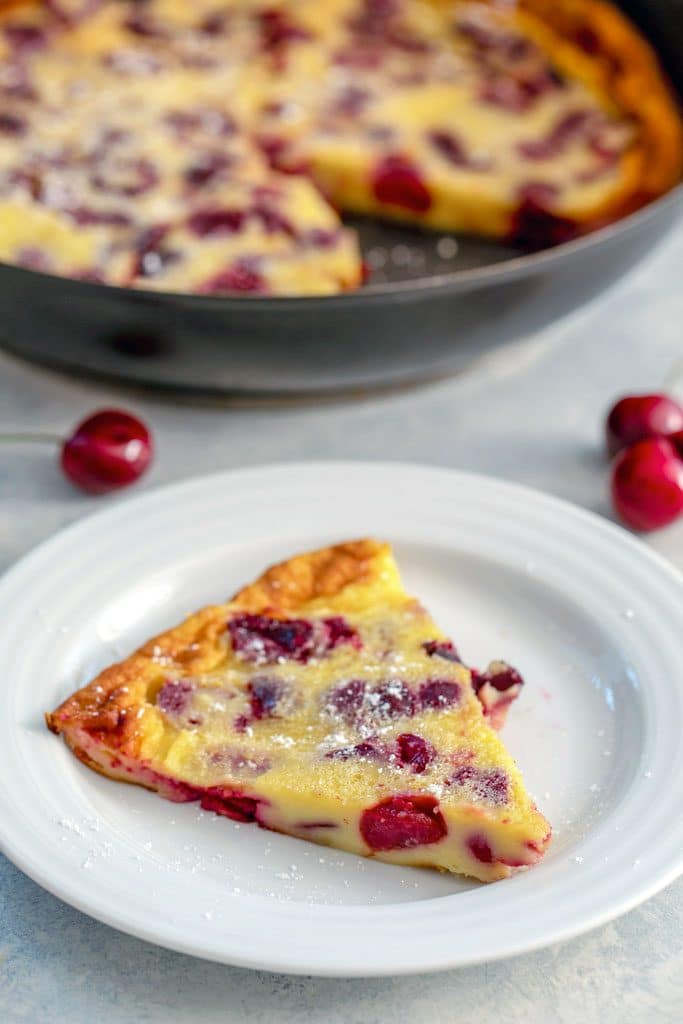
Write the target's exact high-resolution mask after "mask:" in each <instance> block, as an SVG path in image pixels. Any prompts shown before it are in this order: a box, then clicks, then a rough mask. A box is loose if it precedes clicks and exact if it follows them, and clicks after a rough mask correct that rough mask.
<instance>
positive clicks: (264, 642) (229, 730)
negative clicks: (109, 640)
mask: <svg viewBox="0 0 683 1024" xmlns="http://www.w3.org/2000/svg"><path fill="white" fill-rule="evenodd" d="M520 685H521V679H520V677H519V675H518V674H517V673H516V672H514V670H513V669H511V668H510V667H509V666H506V665H504V664H503V663H494V664H493V665H492V666H490V667H489V669H488V670H487V671H486V672H484V673H473V672H471V671H470V670H469V669H468V668H467V667H466V666H465V665H464V664H463V663H462V661H461V660H460V657H459V655H458V653H457V651H456V649H455V648H454V646H453V645H452V643H451V642H450V641H449V640H448V639H447V638H445V637H444V636H443V634H442V633H441V631H440V630H439V628H438V627H437V626H436V625H435V623H434V622H433V620H432V619H431V618H430V616H429V615H428V613H427V612H426V611H425V610H424V608H423V607H422V606H421V605H420V604H419V603H418V602H417V601H416V600H415V599H414V598H412V597H409V596H408V595H407V594H406V592H405V590H404V589H403V586H402V583H401V580H400V576H399V573H398V569H397V567H396V563H395V561H394V558H393V555H392V551H391V548H390V547H389V545H388V544H383V543H379V542H376V541H372V540H361V541H355V542H350V543H345V544H339V545H337V546H335V547H330V548H324V549H322V550H318V551H313V552H310V553H308V554H304V555H299V556H297V557H294V558H291V559H290V560H289V561H286V562H284V563H282V564H280V565H277V566H275V567H273V568H271V569H269V570H268V571H267V572H265V573H264V574H263V575H262V576H261V577H260V578H259V579H258V580H257V581H256V582H255V583H253V584H251V585H249V586H247V587H245V588H244V589H243V590H241V591H240V592H239V593H238V594H237V595H236V596H235V597H234V598H233V599H232V600H231V601H230V602H229V603H227V604H223V605H216V606H211V607H208V608H204V609H203V610H202V611H200V612H198V613H197V614H195V615H192V616H191V617H190V618H189V619H187V620H186V621H185V622H184V623H182V624H181V625H179V626H178V627H176V628H175V629H172V630H170V631H169V632H167V633H164V634H162V635H161V636H158V637H156V638H155V639H154V640H151V641H150V642H149V643H147V644H146V645H145V646H144V647H142V648H141V649H140V650H139V651H137V652H136V653H135V654H133V655H132V656H131V657H130V658H128V659H127V660H126V661H124V662H122V663H121V664H118V665H114V666H112V667H111V668H108V669H106V670H105V671H104V672H102V673H101V674H100V675H99V676H98V677H97V678H96V679H95V680H94V681H93V682H91V683H90V684H89V685H88V686H86V687H85V688H84V689H81V690H79V691H77V692H76V693H74V694H73V695H72V696H71V697H69V698H68V699H67V700H66V701H65V702H64V703H63V704H62V705H61V706H60V707H59V708H57V710H56V711H54V712H53V713H51V714H48V715H47V723H48V725H49V727H50V729H52V731H53V732H56V733H61V734H63V736H64V738H65V739H66V742H67V743H68V745H69V746H70V747H71V749H72V750H73V752H74V753H75V754H76V756H77V757H78V758H80V760H81V761H83V762H84V763H85V764H86V765H88V766H89V767H91V768H94V769H95V770H97V771H99V772H102V773H103V774H105V775H108V776H110V777H111V778H114V779H119V780H123V781H126V782H134V783H137V784H139V785H141V786H146V787H148V788H149V789H153V790H156V791H157V792H158V793H159V794H160V795H162V796H164V797H166V798H168V799H169V800H174V801H179V802H184V801H199V802H200V804H201V807H202V808H204V809H205V810H208V811H215V812H216V813H217V814H221V815H225V816H226V817H228V818H232V819H234V820H237V821H244V822H257V823H258V824H259V825H260V826H262V827H263V828H268V829H273V830H275V831H277V832H284V833H287V834H288V835H292V836H296V837H298V838H302V839H308V840H312V841H313V842H316V843H321V844H324V845H327V846H332V847H336V848H338V849H341V850H348V851H350V852H352V853H356V854H361V855H363V856H371V857H376V858H378V859H380V860H383V861H388V862H390V863H394V864H403V865H419V866H422V867H433V868H438V869H441V870H444V871H451V872H455V873H459V874H464V875H469V876H472V877H474V878H477V879H480V880H481V881H493V880H495V879H500V878H504V877H506V876H507V875H510V874H511V873H512V872H513V871H515V870H516V869H518V868H523V867H527V866H529V865H532V864H535V863H536V862H537V861H538V860H540V858H541V857H542V856H543V854H544V852H545V850H546V848H547V846H548V843H549V841H550V835H551V832H550V826H549V825H548V822H547V821H546V820H545V818H544V817H543V815H542V814H541V813H540V812H539V811H538V810H537V808H536V807H535V805H534V803H533V800H532V799H531V798H530V796H529V795H528V794H527V792H526V791H525V789H524V785H523V782H522V778H521V775H520V773H519V770H518V768H517V767H516V765H515V763H514V761H513V760H512V758H511V757H510V755H509V754H508V753H507V751H506V750H505V748H504V746H503V744H502V742H501V740H500V738H499V736H498V735H497V733H496V732H495V731H494V729H493V728H492V727H491V725H490V724H489V719H487V715H486V714H485V713H484V712H485V706H483V705H482V702H480V700H478V699H477V693H476V691H477V690H479V691H480V692H481V691H482V690H483V689H486V688H489V689H490V690H491V691H492V692H494V693H498V694H502V695H504V696H505V695H506V694H507V697H508V700H507V703H508V704H509V700H510V699H512V696H513V694H511V692H510V691H514V688H515V687H517V688H518V687H519V686H520ZM497 686H498V688H497ZM484 704H485V702H484ZM494 704H495V701H494ZM498 721H500V719H498Z"/></svg>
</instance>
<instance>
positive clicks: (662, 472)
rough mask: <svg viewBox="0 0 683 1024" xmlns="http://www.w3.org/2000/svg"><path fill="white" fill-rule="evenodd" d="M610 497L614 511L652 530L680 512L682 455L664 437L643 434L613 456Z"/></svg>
mask: <svg viewBox="0 0 683 1024" xmlns="http://www.w3.org/2000/svg"><path fill="white" fill-rule="evenodd" d="M611 492H612V501H613V503H614V508H615V510H616V513H617V515H618V516H619V518H620V519H621V520H623V522H624V523H626V524H627V525H628V526H631V527H633V528H634V529H636V530H656V529H657V528H658V527H660V526H667V525H668V524H669V523H672V522H673V521H674V520H675V519H676V518H677V517H678V516H679V515H681V513H683V457H681V450H680V448H677V447H676V445H675V444H674V443H672V442H671V441H669V440H667V439H665V438H646V439H645V440H644V441H638V443H637V444H634V445H633V446H632V447H630V448H626V449H625V450H624V451H622V452H620V453H619V455H617V457H616V459H615V460H614V464H613V467H612V480H611Z"/></svg>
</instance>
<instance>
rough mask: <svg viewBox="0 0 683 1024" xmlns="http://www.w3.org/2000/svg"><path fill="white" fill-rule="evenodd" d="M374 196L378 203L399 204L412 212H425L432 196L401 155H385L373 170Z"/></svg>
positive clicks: (416, 172)
mask: <svg viewBox="0 0 683 1024" xmlns="http://www.w3.org/2000/svg"><path fill="white" fill-rule="evenodd" d="M372 188H373V192H374V194H375V198H376V199H378V200H379V201H380V203H389V204H390V205H392V206H401V207H403V209H404V210H411V211H412V212H414V213H426V212H427V210H428V209H429V208H430V206H431V205H432V197H431V195H430V192H429V189H428V188H427V186H426V185H425V183H424V181H423V180H422V177H421V175H420V173H419V171H418V170H417V169H416V168H415V167H414V166H413V165H412V164H411V163H410V161H408V160H407V159H406V158H405V157H402V156H387V157H385V158H384V160H382V162H381V163H380V164H379V166H378V167H377V169H376V170H375V174H374V178H373V183H372Z"/></svg>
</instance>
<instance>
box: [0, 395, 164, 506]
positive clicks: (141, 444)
mask: <svg viewBox="0 0 683 1024" xmlns="http://www.w3.org/2000/svg"><path fill="white" fill-rule="evenodd" d="M0 441H1V442H3V443H15V444H25V443H28V444H31V443H37V444H58V445H59V446H60V465H61V467H62V470H63V471H64V473H65V474H66V476H67V477H68V478H69V480H71V482H72V483H73V484H75V485H76V487H80V489H81V490H83V491H87V492H88V493H89V494H107V493H108V492H109V491H115V490H118V489H119V488H120V487H127V486H128V485H129V484H132V483H134V482H135V481H136V480H137V479H138V478H139V477H141V476H142V474H143V473H144V472H145V470H146V469H147V467H148V466H149V464H150V462H151V461H152V455H153V452H154V446H153V442H152V436H151V434H150V432H149V430H148V429H147V427H146V426H145V424H144V423H143V422H142V421H141V420H139V419H138V418H137V417H136V416H132V415H131V414H130V413H128V412H123V411H122V410H121V409H100V410H99V411H98V412H95V413H93V414H92V415H90V416H88V417H87V418H86V419H84V420H82V421H81V422H80V423H79V424H78V426H77V427H76V429H75V430H74V431H73V433H71V434H70V435H69V436H68V437H67V438H61V437H58V436H55V435H53V434H39V433H16V434H3V435H2V436H0Z"/></svg>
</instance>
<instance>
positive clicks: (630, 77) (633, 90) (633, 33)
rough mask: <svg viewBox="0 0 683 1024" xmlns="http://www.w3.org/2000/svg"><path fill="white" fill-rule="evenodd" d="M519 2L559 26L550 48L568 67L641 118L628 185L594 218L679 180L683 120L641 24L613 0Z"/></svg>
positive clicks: (619, 211) (610, 215)
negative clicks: (629, 17) (615, 4)
mask: <svg viewBox="0 0 683 1024" xmlns="http://www.w3.org/2000/svg"><path fill="white" fill-rule="evenodd" d="M479 2H482V3H486V4H492V3H495V0H479ZM517 9H518V10H519V11H520V12H521V13H522V15H524V14H527V15H531V16H532V17H535V18H538V19H539V21H540V22H541V23H542V24H543V25H544V26H545V27H547V28H550V29H552V30H553V32H554V33H555V40H554V41H553V40H552V38H551V39H549V42H550V47H549V49H550V56H551V57H552V58H554V59H556V60H557V62H558V65H559V66H560V67H561V68H562V69H563V70H565V71H567V72H568V73H569V74H572V75H574V76H575V77H577V78H580V79H582V80H584V81H585V82H586V84H588V85H589V86H590V87H592V88H593V89H594V90H596V91H597V92H599V93H600V94H601V95H602V96H604V97H605V98H606V99H607V100H609V101H610V102H611V103H612V104H613V105H614V106H616V107H617V108H618V109H619V110H620V111H621V112H622V113H623V114H626V115H628V116H629V117H630V118H632V119H633V120H634V121H635V122H636V123H637V125H638V129H639V130H638V135H637V138H636V141H635V143H634V145H633V147H632V148H631V151H630V152H629V154H628V156H627V164H626V172H627V173H626V175H625V178H624V182H623V186H622V188H621V189H620V190H619V192H618V193H617V194H616V195H614V196H613V197H612V198H611V199H610V200H609V202H608V203H607V204H603V205H602V206H601V207H600V208H596V209H594V210H591V211H587V212H586V213H585V214H584V216H583V219H585V220H586V221H590V225H589V226H590V227H595V226H597V223H599V222H600V221H601V220H602V221H609V220H614V219H615V218H616V217H618V216H623V215H624V214H626V213H629V212H631V211H632V210H634V209H637V208H638V207H639V206H642V205H643V204H644V203H647V202H649V201H650V200H652V199H654V198H656V197H657V196H659V195H662V194H663V193H664V192H667V191H668V190H669V189H671V188H673V187H674V185H676V184H677V183H678V182H679V181H680V180H681V176H682V175H683V121H682V119H681V114H680V111H679V107H678V104H677V102H676V100H675V98H674V96H673V93H672V91H671V89H670V88H669V85H668V83H667V80H666V78H665V75H664V72H663V71H662V68H661V66H660V64H659V61H658V58H657V55H656V54H655V52H654V50H653V49H652V47H651V46H650V44H649V43H648V42H647V41H646V40H645V39H644V37H643V36H641V35H640V33H639V32H638V30H637V29H636V28H635V26H634V25H633V24H632V23H631V22H630V21H629V20H628V19H627V18H626V17H625V16H624V15H623V14H622V13H621V11H619V10H618V9H617V8H616V7H615V6H614V5H613V4H611V3H609V2H607V0H517Z"/></svg>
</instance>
